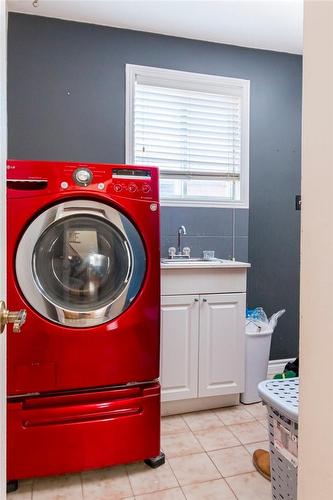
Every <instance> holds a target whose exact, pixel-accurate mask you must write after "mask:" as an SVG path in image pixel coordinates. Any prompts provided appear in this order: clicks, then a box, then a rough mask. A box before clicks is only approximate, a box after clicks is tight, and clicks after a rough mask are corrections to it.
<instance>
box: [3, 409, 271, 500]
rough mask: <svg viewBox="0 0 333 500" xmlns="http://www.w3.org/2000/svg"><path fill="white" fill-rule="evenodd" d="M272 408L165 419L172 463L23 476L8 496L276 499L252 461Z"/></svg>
mask: <svg viewBox="0 0 333 500" xmlns="http://www.w3.org/2000/svg"><path fill="white" fill-rule="evenodd" d="M267 439H268V436H267V425H266V409H265V408H264V407H263V406H262V405H261V403H259V404H255V405H247V406H245V405H240V406H234V407H232V408H221V409H218V410H209V411H201V412H196V413H187V414H185V415H177V416H171V417H164V418H162V449H163V451H164V452H165V453H166V457H167V461H166V464H165V465H164V466H162V467H160V468H158V469H155V470H154V469H150V468H149V467H148V466H146V465H145V464H144V463H143V462H140V463H135V464H129V465H121V466H118V467H113V468H109V469H101V470H96V471H89V472H84V473H82V474H71V475H66V476H58V477H52V478H44V479H35V480H29V481H21V483H20V487H19V490H18V491H17V492H15V493H10V494H9V495H8V496H7V499H8V500H118V499H127V500H133V499H137V500H180V499H183V500H184V499H185V498H187V499H189V500H205V499H207V500H232V499H234V500H235V499H239V500H270V499H271V490H270V483H269V482H268V481H267V480H266V479H264V478H262V477H261V476H260V475H259V474H258V473H257V472H256V471H255V469H254V467H253V465H252V457H251V455H252V453H253V451H254V450H255V449H256V448H263V449H267V447H268V442H267Z"/></svg>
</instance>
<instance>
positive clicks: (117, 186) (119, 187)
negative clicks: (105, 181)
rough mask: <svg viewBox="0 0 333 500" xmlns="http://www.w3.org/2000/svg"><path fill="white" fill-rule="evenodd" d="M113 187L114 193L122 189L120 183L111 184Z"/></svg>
mask: <svg viewBox="0 0 333 500" xmlns="http://www.w3.org/2000/svg"><path fill="white" fill-rule="evenodd" d="M113 189H114V190H115V191H116V193H120V191H121V190H122V187H121V185H120V184H115V185H114V186H113Z"/></svg>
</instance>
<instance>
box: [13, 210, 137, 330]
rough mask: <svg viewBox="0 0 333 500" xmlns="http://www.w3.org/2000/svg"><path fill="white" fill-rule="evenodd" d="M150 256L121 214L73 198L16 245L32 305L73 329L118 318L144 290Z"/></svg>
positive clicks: (44, 215)
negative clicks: (148, 256) (147, 260)
mask: <svg viewBox="0 0 333 500" xmlns="http://www.w3.org/2000/svg"><path fill="white" fill-rule="evenodd" d="M145 272H146V255H145V250H144V245H143V243H142V240H141V237H140V235H139V233H138V231H137V229H136V228H135V227H134V225H133V224H132V223H131V222H130V220H129V219H128V218H127V217H125V216H124V215H123V214H122V213H120V212H119V211H117V210H115V209H114V208H112V207H109V206H108V205H105V204H103V203H99V202H94V201H87V200H74V201H67V202H65V203H61V204H58V205H55V206H53V207H51V208H49V209H47V210H46V211H45V212H43V213H42V214H41V215H39V216H38V217H37V218H36V219H35V220H34V221H33V222H32V223H31V224H30V225H29V226H28V228H27V230H26V231H25V233H24V234H23V236H22V238H21V240H20V243H19V245H18V249H17V254H16V276H17V280H18V283H19V286H20V288H21V290H22V292H23V294H24V296H25V298H26V300H27V301H28V302H29V303H30V304H31V306H32V307H33V308H34V309H35V310H36V311H37V312H38V313H39V314H41V315H42V316H44V317H45V318H47V319H49V320H51V321H54V322H56V323H60V324H63V325H67V326H71V327H79V328H82V327H89V326H94V325H100V324H102V323H105V322H107V321H110V320H112V319H113V318H115V317H116V316H119V315H120V314H121V313H122V312H124V311H125V310H126V309H127V308H128V307H129V306H130V303H131V302H132V300H133V299H134V298H135V296H136V295H137V294H138V292H139V291H140V289H141V287H142V283H143V280H144V276H145Z"/></svg>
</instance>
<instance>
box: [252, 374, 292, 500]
mask: <svg viewBox="0 0 333 500" xmlns="http://www.w3.org/2000/svg"><path fill="white" fill-rule="evenodd" d="M298 385H299V379H298V377H296V378H289V379H281V380H280V379H279V380H266V381H264V382H261V383H260V384H259V386H258V392H259V394H260V396H261V398H262V400H263V402H264V403H265V404H266V405H267V409H268V424H269V442H270V461H271V481H272V497H273V499H274V500H296V499H297V465H298V461H297V455H298V453H297V445H298Z"/></svg>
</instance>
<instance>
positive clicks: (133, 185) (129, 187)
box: [127, 184, 138, 193]
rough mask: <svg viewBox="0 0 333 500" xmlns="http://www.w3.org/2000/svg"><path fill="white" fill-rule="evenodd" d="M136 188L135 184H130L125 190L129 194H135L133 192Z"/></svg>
mask: <svg viewBox="0 0 333 500" xmlns="http://www.w3.org/2000/svg"><path fill="white" fill-rule="evenodd" d="M137 189H138V188H137V186H136V184H130V185H129V186H128V188H127V191H129V192H130V193H135V191H136V190H137Z"/></svg>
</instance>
